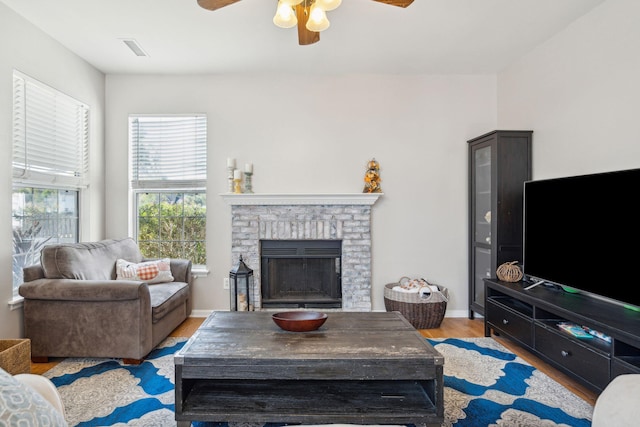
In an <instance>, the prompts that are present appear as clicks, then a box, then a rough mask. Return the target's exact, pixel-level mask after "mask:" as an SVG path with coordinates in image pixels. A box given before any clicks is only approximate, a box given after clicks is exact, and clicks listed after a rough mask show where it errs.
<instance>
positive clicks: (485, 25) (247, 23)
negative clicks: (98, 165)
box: [0, 0, 605, 74]
mask: <svg viewBox="0 0 640 427" xmlns="http://www.w3.org/2000/svg"><path fill="white" fill-rule="evenodd" d="M604 1H605V0H415V1H414V3H413V4H412V5H411V6H409V7H408V8H406V9H403V8H399V7H395V6H389V5H386V4H383V3H378V2H374V1H371V0H343V2H342V6H340V7H339V8H338V9H336V10H333V11H330V12H328V13H327V15H328V17H329V20H330V21H331V26H330V28H329V29H328V30H326V31H324V32H322V33H321V35H320V42H318V43H316V44H313V45H308V46H300V45H298V40H297V31H296V29H295V28H291V29H282V28H278V27H276V26H275V25H273V22H272V18H273V15H274V13H275V9H276V4H277V2H276V0H243V1H240V2H238V3H235V4H233V5H230V6H227V7H224V8H222V9H219V10H217V11H213V12H212V11H208V10H205V9H203V8H201V7H200V6H198V4H197V0H106V1H105V0H0V2H2V3H4V4H6V5H7V6H8V7H10V8H11V9H14V10H15V11H16V12H17V13H19V14H20V15H22V16H24V17H25V18H26V19H27V20H29V21H30V22H32V23H33V24H35V25H36V26H37V27H39V28H41V29H42V30H43V31H44V32H46V33H48V34H49V35H51V37H53V38H54V39H56V40H58V41H59V42H60V43H62V44H63V45H65V46H66V47H67V48H69V49H70V50H72V51H73V52H75V53H76V54H77V55H79V56H80V57H82V58H84V59H85V60H86V61H88V62H89V63H91V64H92V65H94V66H95V67H96V68H98V69H99V70H101V71H103V72H104V73H107V74H123V73H125V74H129V73H135V74H215V73H241V72H247V73H265V72H266V73H270V72H274V73H316V72H317V73H338V74H352V73H358V74H362V73H366V74H369V73H370V74H378V73H383V74H388V73H391V74H396V73H398V74H399V73H428V74H452V73H454V74H471V73H472V74H475V73H495V72H497V71H500V70H501V69H503V68H504V67H505V66H507V65H509V64H510V63H512V62H513V61H515V60H517V59H518V58H519V57H520V56H522V55H523V54H524V53H526V52H528V51H530V50H532V49H533V48H535V46H537V45H539V44H540V43H542V42H544V41H545V40H547V39H549V38H550V37H552V36H553V35H554V34H556V33H558V32H559V31H561V30H562V29H563V28H565V27H567V26H568V25H570V24H571V22H573V21H575V20H576V19H578V18H579V17H580V16H582V15H584V14H585V13H587V12H588V11H589V10H591V9H593V8H594V7H595V6H597V5H598V4H600V3H602V2H604ZM123 38H134V39H136V40H137V41H138V43H139V44H140V45H141V46H142V48H143V49H144V50H145V51H146V52H147V53H148V54H149V56H148V57H137V56H135V55H134V54H133V53H132V52H131V51H130V50H129V49H128V48H127V47H126V46H125V44H124V43H123V42H122V40H121V39H123Z"/></svg>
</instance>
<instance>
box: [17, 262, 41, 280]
mask: <svg viewBox="0 0 640 427" xmlns="http://www.w3.org/2000/svg"><path fill="white" fill-rule="evenodd" d="M22 277H23V280H24V281H25V282H31V281H33V280H38V279H44V269H43V268H42V266H41V265H39V264H38V265H30V266H28V267H23V268H22Z"/></svg>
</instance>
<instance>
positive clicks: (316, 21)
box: [307, 3, 330, 33]
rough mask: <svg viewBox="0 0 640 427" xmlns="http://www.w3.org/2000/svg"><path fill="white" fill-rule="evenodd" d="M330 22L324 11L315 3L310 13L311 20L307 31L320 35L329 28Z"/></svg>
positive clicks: (308, 22)
mask: <svg viewBox="0 0 640 427" xmlns="http://www.w3.org/2000/svg"><path fill="white" fill-rule="evenodd" d="M329 25H330V23H329V20H328V19H327V14H326V12H325V11H324V9H323V8H322V7H320V6H318V4H317V3H314V4H313V6H311V10H310V11H309V20H308V21H307V30H309V31H315V32H317V33H319V32H320V31H324V30H326V29H327V28H329Z"/></svg>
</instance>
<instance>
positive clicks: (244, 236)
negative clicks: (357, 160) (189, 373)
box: [222, 193, 381, 311]
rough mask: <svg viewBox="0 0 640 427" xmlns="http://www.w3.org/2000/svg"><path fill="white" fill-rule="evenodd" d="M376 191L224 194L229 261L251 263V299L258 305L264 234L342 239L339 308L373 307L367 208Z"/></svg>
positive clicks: (275, 237)
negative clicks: (227, 210)
mask: <svg viewBox="0 0 640 427" xmlns="http://www.w3.org/2000/svg"><path fill="white" fill-rule="evenodd" d="M380 196H381V194H380V193H377V194H376V193H373V194H369V193H362V194H358V193H356V194H327V195H307V194H233V193H229V194H223V195H222V197H223V198H224V200H225V201H226V202H227V203H228V204H229V205H230V206H231V254H232V260H231V262H232V265H235V264H236V263H237V262H238V259H239V257H240V255H242V258H243V260H244V261H245V263H246V264H247V265H248V266H249V267H250V268H251V269H253V275H254V289H253V295H254V298H255V299H254V305H255V307H256V309H261V308H262V298H261V254H260V246H261V242H262V241H263V240H270V241H274V240H340V241H341V248H342V249H341V250H342V253H341V261H342V266H341V281H342V284H341V289H342V296H341V309H342V310H344V311H371V208H372V206H373V204H374V203H375V202H376V201H377V200H378V198H379V197H380Z"/></svg>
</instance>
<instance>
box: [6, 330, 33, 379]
mask: <svg viewBox="0 0 640 427" xmlns="http://www.w3.org/2000/svg"><path fill="white" fill-rule="evenodd" d="M0 368H2V369H4V370H5V371H7V372H8V373H10V374H11V375H16V374H29V373H31V340H29V339H16V340H0Z"/></svg>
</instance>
